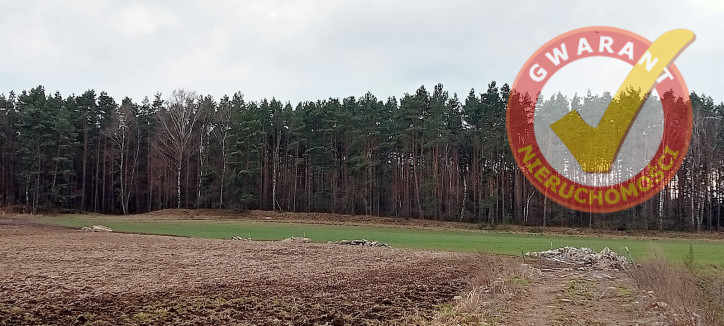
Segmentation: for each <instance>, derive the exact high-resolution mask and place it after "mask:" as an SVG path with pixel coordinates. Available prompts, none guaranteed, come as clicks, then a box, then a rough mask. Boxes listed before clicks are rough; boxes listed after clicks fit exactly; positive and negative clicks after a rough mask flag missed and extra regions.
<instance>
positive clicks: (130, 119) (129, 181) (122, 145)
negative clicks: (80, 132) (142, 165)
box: [105, 103, 141, 215]
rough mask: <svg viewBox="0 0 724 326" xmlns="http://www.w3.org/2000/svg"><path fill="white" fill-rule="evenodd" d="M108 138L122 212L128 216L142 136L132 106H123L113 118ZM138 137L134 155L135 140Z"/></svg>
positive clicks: (113, 114) (107, 133)
mask: <svg viewBox="0 0 724 326" xmlns="http://www.w3.org/2000/svg"><path fill="white" fill-rule="evenodd" d="M105 134H106V136H107V137H108V138H109V139H110V140H111V142H112V143H113V150H114V153H113V161H114V163H115V164H116V166H117V167H118V173H119V180H118V182H119V185H120V191H121V193H120V200H121V210H122V211H123V214H124V215H125V214H128V202H129V198H130V196H131V189H133V181H134V179H135V175H136V167H137V166H138V155H139V152H140V150H141V148H140V146H141V145H140V134H139V133H138V129H137V128H136V117H135V116H134V114H133V111H132V110H131V105H130V104H125V103H124V104H123V105H121V107H119V108H118V109H117V110H116V111H115V112H113V113H112V116H111V125H110V126H109V128H108V129H106V131H105ZM134 136H135V137H136V142H135V145H136V146H135V149H133V150H134V152H133V154H132V153H131V152H130V151H131V150H132V147H133V138H134Z"/></svg>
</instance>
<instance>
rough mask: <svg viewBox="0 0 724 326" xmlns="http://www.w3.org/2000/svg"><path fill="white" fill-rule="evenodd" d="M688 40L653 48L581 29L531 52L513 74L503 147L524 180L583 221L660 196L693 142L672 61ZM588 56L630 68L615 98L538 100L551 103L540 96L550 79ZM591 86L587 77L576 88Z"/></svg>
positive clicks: (616, 34)
mask: <svg viewBox="0 0 724 326" xmlns="http://www.w3.org/2000/svg"><path fill="white" fill-rule="evenodd" d="M693 39H694V35H693V33H691V32H690V31H686V30H674V31H671V32H668V33H665V34H664V35H662V36H661V37H660V38H658V39H657V40H656V41H654V42H651V41H648V40H647V39H645V38H643V37H641V36H639V35H637V34H635V33H632V32H629V31H626V30H622V29H618V28H612V27H588V28H582V29H577V30H573V31H570V32H568V33H565V34H562V35H560V36H558V37H556V38H554V39H552V40H550V41H549V42H548V43H546V44H545V45H543V46H542V47H541V48H539V49H538V51H536V52H535V53H534V54H533V55H532V56H531V57H530V59H528V61H527V62H526V63H525V65H524V66H523V68H522V69H521V70H520V72H519V73H518V76H517V78H516V80H515V83H514V84H513V87H512V89H511V92H510V97H509V99H508V110H507V117H506V125H507V131H508V139H509V142H510V148H511V150H512V152H513V156H514V157H515V160H516V162H517V163H518V166H519V167H520V169H521V171H522V172H523V173H524V174H525V176H526V177H527V178H528V180H529V181H530V182H531V183H532V184H533V185H534V186H535V187H536V188H537V189H538V190H539V191H540V192H541V193H543V194H545V195H546V196H548V197H549V198H550V199H552V200H554V201H556V202H557V203H559V204H561V205H564V206H566V207H569V208H573V209H576V210H580V211H587V212H613V211H618V210H622V209H626V208H629V207H632V206H635V205H638V204H640V203H642V202H644V201H646V200H647V199H649V198H651V197H652V196H654V195H655V194H656V193H658V192H659V191H661V189H662V188H663V187H664V186H665V185H666V184H667V183H669V181H671V179H672V178H673V177H674V176H675V175H676V172H677V171H678V169H679V167H680V165H681V163H682V162H683V160H684V157H685V155H686V153H687V150H688V147H689V140H690V139H691V130H692V110H691V103H690V101H689V92H688V89H687V87H686V84H685V83H684V79H683V77H682V76H681V74H680V73H679V70H678V69H677V68H676V66H675V65H674V64H673V60H674V59H675V58H676V56H678V54H679V53H681V51H683V49H684V48H685V47H686V46H687V45H688V44H689V43H691V42H692V41H693ZM592 57H604V58H612V59H614V60H620V61H622V62H625V63H627V64H629V65H631V66H632V70H631V71H630V73H629V75H628V76H621V79H622V81H623V83H622V84H621V86H620V87H619V89H618V91H617V92H616V94H614V95H609V96H608V97H606V96H605V95H604V96H603V97H601V98H598V99H599V100H601V101H603V102H607V104H603V105H600V104H601V103H600V102H601V101H598V102H599V105H598V106H597V105H596V104H595V103H574V104H573V105H571V106H569V107H560V105H558V106H556V105H551V104H549V103H547V102H546V101H545V98H544V96H551V95H553V94H542V91H543V88H544V86H545V85H546V83H547V82H548V81H549V80H550V79H551V77H552V76H554V75H555V74H556V72H558V71H560V70H561V69H564V68H565V67H567V65H569V64H570V63H572V62H575V61H577V60H582V59H586V58H592ZM569 67H570V66H569ZM602 73H604V72H602ZM594 78H596V76H595V75H591V74H585V75H582V76H580V82H581V83H585V82H586V80H593V79H594ZM650 94H656V95H657V96H652V95H650ZM559 104H560V103H559ZM576 105H581V106H585V108H584V107H580V108H579V107H575V106H576Z"/></svg>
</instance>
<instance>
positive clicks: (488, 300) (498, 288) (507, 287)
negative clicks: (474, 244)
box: [429, 254, 538, 325]
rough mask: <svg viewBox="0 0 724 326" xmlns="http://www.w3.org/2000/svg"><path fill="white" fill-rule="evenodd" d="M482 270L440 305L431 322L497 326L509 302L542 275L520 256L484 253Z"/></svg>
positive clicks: (480, 268)
mask: <svg viewBox="0 0 724 326" xmlns="http://www.w3.org/2000/svg"><path fill="white" fill-rule="evenodd" d="M476 265H477V266H478V272H477V273H476V274H475V275H473V277H472V278H471V279H470V281H469V284H468V287H467V289H466V290H465V291H463V294H462V295H460V296H458V297H456V300H455V301H454V302H453V303H451V304H447V305H443V306H440V308H439V313H438V314H437V316H436V317H435V318H434V319H433V321H432V322H430V323H429V324H430V325H481V324H482V325H487V324H492V325H495V324H496V323H497V322H498V321H500V319H501V318H502V317H503V315H504V314H505V313H506V312H507V311H508V305H509V303H510V302H511V301H512V300H513V299H514V298H515V296H516V295H518V294H519V293H520V292H521V291H522V290H523V289H524V288H525V287H526V286H527V285H528V284H529V283H530V282H531V280H532V279H533V278H535V277H537V276H538V274H537V272H536V270H535V269H534V268H532V267H531V266H529V265H527V264H522V263H521V261H520V260H519V259H515V258H510V257H501V256H495V255H487V254H480V255H479V257H478V261H477V263H476Z"/></svg>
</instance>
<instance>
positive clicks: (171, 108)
mask: <svg viewBox="0 0 724 326" xmlns="http://www.w3.org/2000/svg"><path fill="white" fill-rule="evenodd" d="M166 103H167V105H165V106H164V108H163V110H162V111H161V112H159V114H158V115H157V119H158V123H159V127H160V128H159V133H160V135H159V137H158V138H159V144H160V146H159V151H160V152H161V153H162V154H163V155H164V156H165V157H166V158H167V159H168V160H169V162H170V165H171V166H172V167H173V168H174V172H175V174H176V208H181V170H182V169H183V167H184V166H185V165H186V163H188V161H189V158H190V156H191V151H192V149H191V145H192V143H193V141H194V126H195V125H196V124H197V122H198V121H199V120H200V118H201V115H202V112H201V110H200V107H199V104H198V102H197V101H196V94H195V93H194V92H188V91H185V90H183V89H179V90H175V91H173V94H172V95H171V98H170V99H169V100H168V101H167V102H166Z"/></svg>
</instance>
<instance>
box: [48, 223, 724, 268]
mask: <svg viewBox="0 0 724 326" xmlns="http://www.w3.org/2000/svg"><path fill="white" fill-rule="evenodd" d="M38 220H39V221H41V222H45V223H51V224H56V225H62V226H71V227H79V228H80V227H82V226H91V225H94V224H102V225H105V226H108V227H110V228H112V229H113V230H114V231H120V232H133V233H149V234H164V235H177V236H187V237H194V238H215V239H229V238H230V237H232V236H240V237H245V238H246V237H251V238H252V239H254V240H281V239H284V238H288V237H292V236H306V237H308V238H311V239H312V241H314V242H327V241H338V240H342V239H363V238H364V239H368V240H377V241H381V242H385V243H389V244H390V245H391V246H393V247H397V248H416V249H432V250H450V251H468V252H471V251H472V252H476V251H477V252H488V253H496V254H506V255H521V252H527V251H541V250H547V249H550V248H551V247H553V248H558V247H563V246H573V247H589V248H592V249H594V250H597V251H598V250H601V249H603V248H604V247H609V248H611V249H612V250H615V251H617V252H619V253H622V254H626V252H625V250H624V249H623V248H624V246H626V247H628V249H629V250H630V252H631V255H632V257H633V258H634V260H638V259H641V258H643V257H645V256H646V255H648V254H649V253H650V252H651V248H652V247H657V248H660V249H661V250H663V252H664V253H665V254H666V255H667V256H668V257H669V258H670V259H671V260H673V261H678V262H681V261H682V260H683V257H684V256H685V255H686V254H687V253H688V252H689V246H690V245H691V246H692V248H693V250H694V257H695V259H696V261H697V262H698V263H700V264H704V265H716V266H722V267H724V241H715V240H690V239H686V240H677V239H661V240H653V239H645V238H604V237H592V236H559V235H543V234H526V233H506V232H491V231H482V230H431V229H414V228H396V227H385V226H348V225H326V224H306V223H279V222H264V221H248V220H153V219H148V220H145V219H126V218H123V217H122V216H99V217H88V216H60V217H41V218H38ZM626 255H627V256H628V254H626Z"/></svg>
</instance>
